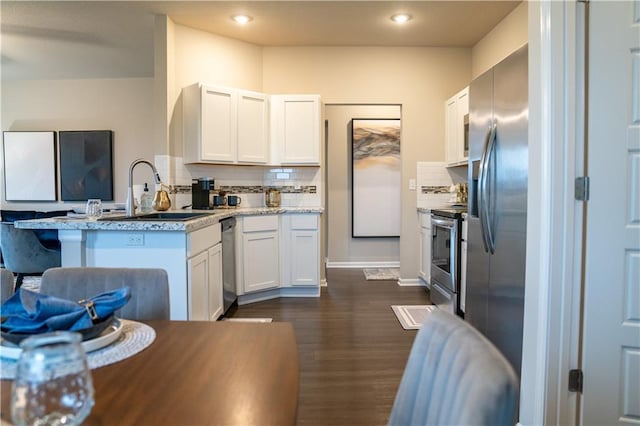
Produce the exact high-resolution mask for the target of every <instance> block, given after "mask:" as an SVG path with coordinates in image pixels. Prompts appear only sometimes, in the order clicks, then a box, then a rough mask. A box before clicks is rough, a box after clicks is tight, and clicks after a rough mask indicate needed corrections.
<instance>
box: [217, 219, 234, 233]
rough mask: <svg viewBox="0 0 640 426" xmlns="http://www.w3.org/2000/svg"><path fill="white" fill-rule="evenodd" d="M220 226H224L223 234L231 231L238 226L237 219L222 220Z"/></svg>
mask: <svg viewBox="0 0 640 426" xmlns="http://www.w3.org/2000/svg"><path fill="white" fill-rule="evenodd" d="M220 225H222V232H224V231H229V230H230V229H233V228H234V227H235V226H236V218H235V217H229V218H227V219H222V220H221V221H220Z"/></svg>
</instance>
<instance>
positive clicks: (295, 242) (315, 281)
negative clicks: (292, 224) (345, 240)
mask: <svg viewBox="0 0 640 426" xmlns="http://www.w3.org/2000/svg"><path fill="white" fill-rule="evenodd" d="M318 241H319V240H318V231H301V230H292V231H291V232H290V234H289V247H290V263H289V267H290V268H291V281H290V282H291V285H310V286H317V285H319V284H320V253H319V247H318Z"/></svg>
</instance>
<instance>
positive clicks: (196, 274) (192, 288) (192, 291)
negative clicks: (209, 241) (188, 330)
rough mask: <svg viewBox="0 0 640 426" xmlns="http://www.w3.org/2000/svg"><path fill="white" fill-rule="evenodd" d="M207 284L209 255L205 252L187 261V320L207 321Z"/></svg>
mask: <svg viewBox="0 0 640 426" xmlns="http://www.w3.org/2000/svg"><path fill="white" fill-rule="evenodd" d="M208 282H209V254H208V253H207V252H206V251H205V252H203V253H200V254H198V255H196V256H193V257H192V258H190V259H188V260H187V292H188V297H189V320H191V321H207V320H208V319H209V308H208V300H209V298H208V294H207V293H208V291H207V287H208Z"/></svg>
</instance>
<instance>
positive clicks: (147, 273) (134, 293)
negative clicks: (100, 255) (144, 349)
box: [40, 267, 170, 320]
mask: <svg viewBox="0 0 640 426" xmlns="http://www.w3.org/2000/svg"><path fill="white" fill-rule="evenodd" d="M124 286H129V287H130V288H131V299H130V300H129V302H128V303H127V304H126V305H125V306H123V307H122V308H121V309H120V310H119V311H118V312H116V316H118V317H119V318H125V319H132V320H152V319H169V317H170V311H169V278H168V276H167V272H166V271H165V270H164V269H159V268H95V267H87V268H52V269H48V270H46V271H45V272H44V274H42V282H41V284H40V292H41V293H43V294H48V295H51V296H56V297H61V298H65V299H69V300H82V299H88V298H90V297H92V296H95V295H96V294H99V293H102V292H105V291H109V290H114V289H117V288H121V287H124Z"/></svg>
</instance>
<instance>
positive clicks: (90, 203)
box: [86, 198, 102, 220]
mask: <svg viewBox="0 0 640 426" xmlns="http://www.w3.org/2000/svg"><path fill="white" fill-rule="evenodd" d="M86 214H87V218H88V219H91V220H95V219H98V218H99V217H101V216H102V201H101V200H100V199H99V198H90V199H88V200H87V208H86Z"/></svg>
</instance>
